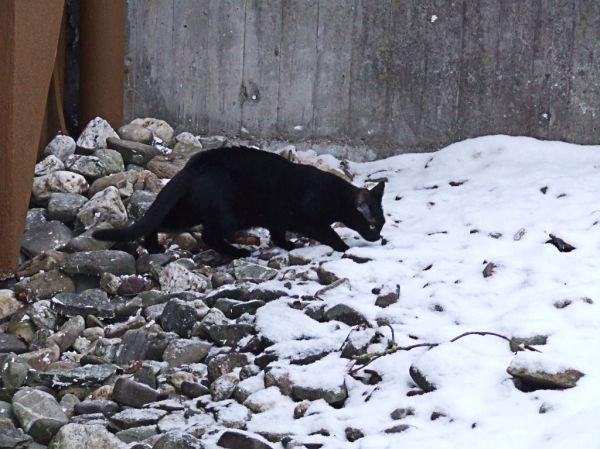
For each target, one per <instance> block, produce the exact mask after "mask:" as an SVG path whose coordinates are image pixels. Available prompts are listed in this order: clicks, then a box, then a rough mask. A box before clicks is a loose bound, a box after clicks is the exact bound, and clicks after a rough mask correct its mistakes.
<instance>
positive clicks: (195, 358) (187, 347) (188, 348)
mask: <svg viewBox="0 0 600 449" xmlns="http://www.w3.org/2000/svg"><path fill="white" fill-rule="evenodd" d="M211 347H212V345H211V344H210V343H206V342H204V341H201V340H185V339H177V340H173V341H171V342H170V343H169V345H168V346H167V347H166V349H165V352H164V353H163V360H164V361H165V362H167V363H168V364H169V366H180V365H186V364H190V363H198V362H201V361H202V360H204V358H205V357H206V355H207V354H208V351H209V350H210V348H211Z"/></svg>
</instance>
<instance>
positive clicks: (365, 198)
mask: <svg viewBox="0 0 600 449" xmlns="http://www.w3.org/2000/svg"><path fill="white" fill-rule="evenodd" d="M369 199H370V193H369V191H368V190H367V189H360V190H359V191H358V193H357V194H356V198H355V203H356V210H358V211H359V212H360V213H361V215H362V216H363V217H365V219H366V220H367V221H369V222H370V221H372V220H373V214H371V209H370V208H369Z"/></svg>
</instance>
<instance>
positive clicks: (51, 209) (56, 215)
mask: <svg viewBox="0 0 600 449" xmlns="http://www.w3.org/2000/svg"><path fill="white" fill-rule="evenodd" d="M86 202H87V198H86V197H85V196H83V195H79V194H78V193H52V194H50V199H49V201H48V219H50V220H58V221H61V222H63V223H72V222H73V220H75V217H76V216H77V211H78V210H79V209H80V208H81V206H83V205H84V204H85V203H86Z"/></svg>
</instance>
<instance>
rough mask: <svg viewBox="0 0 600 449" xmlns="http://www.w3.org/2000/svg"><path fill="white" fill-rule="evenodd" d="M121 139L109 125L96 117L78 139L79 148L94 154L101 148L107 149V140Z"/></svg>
mask: <svg viewBox="0 0 600 449" xmlns="http://www.w3.org/2000/svg"><path fill="white" fill-rule="evenodd" d="M109 137H119V136H118V135H117V133H116V132H115V130H114V129H112V127H111V126H110V125H109V123H108V122H107V121H106V120H104V119H101V118H100V117H96V118H94V119H93V120H91V121H90V122H89V123H88V124H87V125H86V127H85V129H84V130H83V132H82V133H81V135H80V136H79V139H77V147H78V148H80V149H81V150H82V151H84V152H86V153H88V154H89V153H92V152H94V151H95V150H98V149H100V148H107V146H106V139H107V138H109Z"/></svg>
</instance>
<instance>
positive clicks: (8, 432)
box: [0, 419, 33, 449]
mask: <svg viewBox="0 0 600 449" xmlns="http://www.w3.org/2000/svg"><path fill="white" fill-rule="evenodd" d="M32 441H33V440H32V438H31V437H30V436H29V435H27V434H26V433H23V431H22V430H21V429H16V428H15V426H14V424H13V423H12V422H10V421H8V420H4V419H2V420H0V449H25V448H28V449H29V448H31V447H32V446H30V443H31V442H32Z"/></svg>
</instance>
